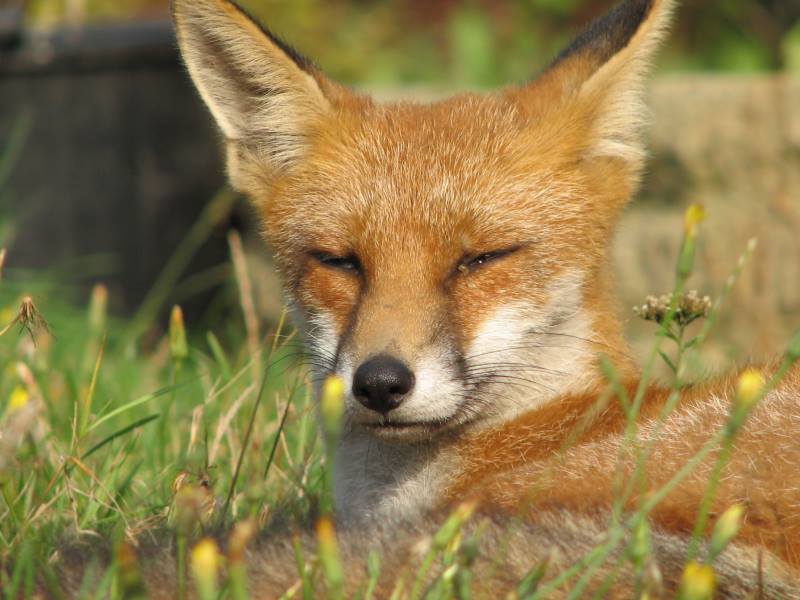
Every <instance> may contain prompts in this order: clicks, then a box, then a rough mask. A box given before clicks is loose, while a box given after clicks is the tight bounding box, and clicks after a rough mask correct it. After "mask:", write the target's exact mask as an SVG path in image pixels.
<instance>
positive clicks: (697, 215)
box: [683, 204, 706, 238]
mask: <svg viewBox="0 0 800 600" xmlns="http://www.w3.org/2000/svg"><path fill="white" fill-rule="evenodd" d="M705 218H706V209H705V208H703V206H702V205H700V204H692V205H691V206H689V208H687V209H686V212H685V213H684V216H683V226H684V229H685V231H686V237H689V238H694V237H696V236H697V226H698V225H699V224H700V223H702V222H703V221H704V220H705Z"/></svg>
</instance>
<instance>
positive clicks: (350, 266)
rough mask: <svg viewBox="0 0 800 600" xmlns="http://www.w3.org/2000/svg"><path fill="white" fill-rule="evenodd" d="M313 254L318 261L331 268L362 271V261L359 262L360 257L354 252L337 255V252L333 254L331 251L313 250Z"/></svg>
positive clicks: (354, 271)
mask: <svg viewBox="0 0 800 600" xmlns="http://www.w3.org/2000/svg"><path fill="white" fill-rule="evenodd" d="M311 256H313V257H314V258H315V259H316V260H317V262H319V263H320V264H322V265H323V266H325V267H330V268H331V269H338V270H340V271H350V272H352V273H360V272H361V263H360V262H359V260H358V257H357V256H355V255H354V254H348V255H347V256H337V255H336V254H331V253H330V252H312V253H311Z"/></svg>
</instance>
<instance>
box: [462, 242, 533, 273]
mask: <svg viewBox="0 0 800 600" xmlns="http://www.w3.org/2000/svg"><path fill="white" fill-rule="evenodd" d="M517 250H519V248H518V247H515V248H507V249H505V250H494V251H493V252H484V253H483V254H478V255H477V256H475V255H472V256H466V257H464V258H462V259H461V260H460V261H459V263H458V267H457V268H458V270H459V272H461V273H463V274H464V275H466V274H468V273H469V272H470V271H472V270H474V269H477V268H479V267H482V266H484V265H486V264H488V263H491V262H494V261H496V260H498V259H501V258H504V257H506V256H508V255H509V254H513V253H514V252H516V251H517Z"/></svg>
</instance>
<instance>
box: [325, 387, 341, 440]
mask: <svg viewBox="0 0 800 600" xmlns="http://www.w3.org/2000/svg"><path fill="white" fill-rule="evenodd" d="M320 410H321V411H322V421H323V424H324V425H325V431H326V433H327V434H328V435H329V436H333V437H336V436H338V435H339V430H340V429H341V426H342V417H343V416H344V381H342V379H341V378H340V377H336V376H335V375H332V376H330V377H328V378H327V379H326V380H325V383H324V384H323V386H322V399H321V401H320Z"/></svg>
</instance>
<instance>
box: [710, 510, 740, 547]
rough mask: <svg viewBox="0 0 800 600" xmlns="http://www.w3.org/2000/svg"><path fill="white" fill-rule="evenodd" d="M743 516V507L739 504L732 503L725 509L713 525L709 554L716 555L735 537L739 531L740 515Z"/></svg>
mask: <svg viewBox="0 0 800 600" xmlns="http://www.w3.org/2000/svg"><path fill="white" fill-rule="evenodd" d="M743 516H744V507H743V506H742V505H741V504H734V505H733V506H731V507H730V508H729V509H728V510H726V511H725V512H724V513H722V515H720V517H719V519H717V523H716V524H715V525H714V532H713V533H712V534H711V548H710V555H711V556H712V557H714V558H715V557H717V556H719V555H720V553H721V552H722V551H723V550H725V547H726V546H727V545H728V544H729V543H730V542H731V540H733V538H735V537H736V534H738V533H739V528H740V527H741V526H742V517H743Z"/></svg>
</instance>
